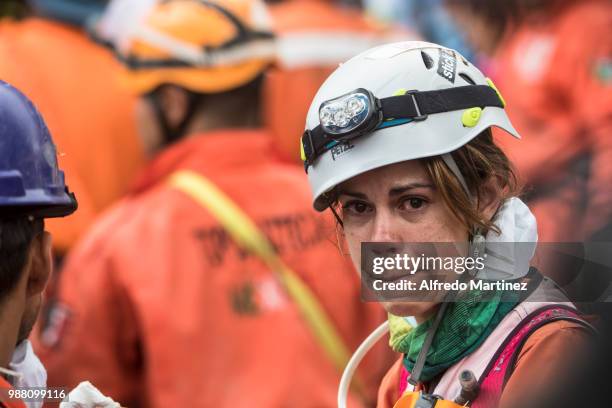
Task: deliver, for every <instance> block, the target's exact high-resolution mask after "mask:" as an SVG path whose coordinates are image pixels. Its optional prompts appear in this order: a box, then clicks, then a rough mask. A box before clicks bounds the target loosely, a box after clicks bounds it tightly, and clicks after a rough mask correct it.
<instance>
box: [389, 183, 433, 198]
mask: <svg viewBox="0 0 612 408" xmlns="http://www.w3.org/2000/svg"><path fill="white" fill-rule="evenodd" d="M415 188H431V189H433V188H434V186H433V184H429V183H410V184H406V185H403V186H397V187H393V188H392V189H390V190H389V195H390V196H394V195H398V194H402V193H405V192H406V191H409V190H412V189H415Z"/></svg>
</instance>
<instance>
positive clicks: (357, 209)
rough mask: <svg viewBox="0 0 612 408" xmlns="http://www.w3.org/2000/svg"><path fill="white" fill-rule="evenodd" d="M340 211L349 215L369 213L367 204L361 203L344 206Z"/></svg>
mask: <svg viewBox="0 0 612 408" xmlns="http://www.w3.org/2000/svg"><path fill="white" fill-rule="evenodd" d="M342 210H343V211H345V212H348V213H350V214H358V215H359V214H365V213H368V212H370V210H371V207H370V205H369V204H367V203H364V202H361V201H352V202H348V203H346V204H344V205H343V206H342Z"/></svg>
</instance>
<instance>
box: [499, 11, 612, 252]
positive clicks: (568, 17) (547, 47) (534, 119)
mask: <svg viewBox="0 0 612 408" xmlns="http://www.w3.org/2000/svg"><path fill="white" fill-rule="evenodd" d="M585 22H587V23H585ZM611 35H612V5H611V4H610V3H609V2H606V1H601V0H589V1H581V2H565V3H564V4H563V5H562V6H561V8H560V9H558V10H549V11H548V12H547V13H546V14H543V15H537V16H532V17H531V18H530V19H528V20H527V21H526V22H525V23H524V24H523V25H521V26H520V27H517V28H516V29H513V30H510V32H509V33H508V34H507V35H506V37H505V39H504V40H503V41H502V44H501V46H500V47H499V49H498V52H497V54H496V70H495V76H494V80H495V82H496V84H497V85H498V87H499V88H500V90H501V92H502V94H503V95H504V97H505V98H506V101H507V102H508V110H509V114H510V117H511V119H512V121H513V123H514V124H515V126H516V128H517V129H518V130H519V132H521V134H522V136H523V140H521V141H514V140H509V139H510V138H503V139H500V142H501V143H502V145H504V146H505V147H506V150H507V152H508V153H509V156H510V158H511V160H512V161H513V162H514V163H515V165H516V166H517V168H518V170H519V173H520V176H521V177H522V178H523V179H524V180H525V181H526V182H527V183H528V184H530V185H532V186H533V188H534V190H535V193H536V194H537V197H536V198H535V199H534V200H533V201H532V202H531V205H530V206H531V207H532V208H533V211H534V213H535V215H536V217H537V219H538V224H540V225H539V235H540V240H542V241H577V240H581V239H584V238H585V237H586V236H588V235H589V234H591V233H593V232H594V231H595V230H597V229H598V228H601V227H602V226H603V225H604V224H605V223H606V222H609V220H610V219H611V218H612V189H610V185H612V138H610V134H612V92H610V83H611V82H610V78H609V73H608V74H607V78H606V74H605V73H604V72H605V70H606V67H607V69H608V71H609V69H610V59H611V58H612V45H611V43H610V41H605V40H603V39H608V38H610V36H611ZM583 206H586V208H587V210H586V211H585V210H584V208H583ZM585 215H586V217H587V219H586V220H585V221H584V222H583V221H582V220H583V219H584V217H585Z"/></svg>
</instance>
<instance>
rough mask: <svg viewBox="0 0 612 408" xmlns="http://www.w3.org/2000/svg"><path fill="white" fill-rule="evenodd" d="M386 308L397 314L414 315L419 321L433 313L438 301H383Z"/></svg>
mask: <svg viewBox="0 0 612 408" xmlns="http://www.w3.org/2000/svg"><path fill="white" fill-rule="evenodd" d="M382 305H383V307H384V308H385V310H386V311H387V312H389V313H391V314H392V315H395V316H414V317H415V318H416V319H417V321H422V320H426V319H427V318H428V317H429V316H430V315H432V314H433V313H434V312H435V310H436V309H437V306H438V305H439V303H438V302H383V303H382Z"/></svg>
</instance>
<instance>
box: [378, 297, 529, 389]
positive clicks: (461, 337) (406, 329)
mask: <svg viewBox="0 0 612 408" xmlns="http://www.w3.org/2000/svg"><path fill="white" fill-rule="evenodd" d="M502 294H503V292H501V291H499V292H496V293H495V294H494V295H493V296H491V295H490V294H487V295H486V297H487V299H486V301H483V299H485V294H484V292H481V291H470V292H466V293H465V294H464V296H463V297H462V298H461V299H460V300H457V301H455V302H453V303H451V304H450V305H448V309H447V310H446V313H445V314H444V317H443V318H442V321H441V322H440V326H439V327H438V331H437V333H436V335H435V336H434V339H433V342H432V344H431V347H430V348H429V351H428V353H427V358H426V360H425V366H424V368H423V372H422V374H421V380H422V381H425V382H426V381H429V380H431V379H432V378H433V377H435V376H436V375H438V374H440V373H441V372H443V371H444V370H446V369H447V368H449V367H450V366H452V365H453V364H455V363H456V362H458V361H459V360H461V359H462V358H464V357H465V356H467V355H468V354H470V353H471V352H473V351H474V350H475V349H476V348H478V346H480V345H481V344H482V343H483V342H484V341H485V339H486V338H487V337H488V336H489V335H490V334H491V332H492V331H493V330H494V329H495V328H496V327H497V325H498V324H499V322H501V321H502V319H503V318H504V317H505V316H506V315H507V314H508V313H509V312H510V311H511V310H512V309H514V307H515V306H516V305H517V304H518V299H517V301H510V302H507V301H504V302H502V301H501V298H502ZM507 297H508V296H507V294H506V296H505V297H504V298H507ZM504 300H505V299H504ZM433 319H434V318H433V317H432V318H431V319H429V320H427V321H425V322H423V323H421V324H419V325H418V326H416V327H415V328H411V327H410V325H409V324H408V323H407V322H406V320H405V319H404V318H401V317H397V316H393V315H389V327H390V331H391V340H390V345H391V347H392V348H393V350H395V351H397V352H400V353H403V354H404V367H406V369H407V370H408V372H412V369H413V367H414V364H415V361H416V359H417V356H418V354H419V351H420V350H421V348H422V346H423V342H424V341H425V337H427V332H428V330H429V328H430V326H431V324H432V323H433Z"/></svg>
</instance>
